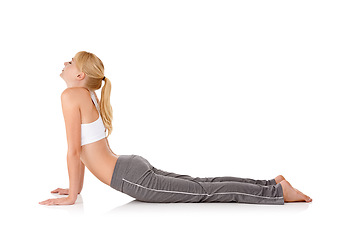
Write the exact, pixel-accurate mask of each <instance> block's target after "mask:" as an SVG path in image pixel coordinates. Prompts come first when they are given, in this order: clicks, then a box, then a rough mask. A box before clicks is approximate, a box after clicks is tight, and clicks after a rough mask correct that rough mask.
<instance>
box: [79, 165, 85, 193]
mask: <svg viewBox="0 0 341 240" xmlns="http://www.w3.org/2000/svg"><path fill="white" fill-rule="evenodd" d="M84 170H85V166H84V163H83V162H82V161H81V172H80V182H79V188H78V189H79V190H78V194H79V193H81V191H82V189H83V182H84Z"/></svg>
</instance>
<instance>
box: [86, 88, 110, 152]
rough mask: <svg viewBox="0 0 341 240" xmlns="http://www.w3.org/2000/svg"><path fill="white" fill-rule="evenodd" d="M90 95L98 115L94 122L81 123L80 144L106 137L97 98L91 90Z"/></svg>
mask: <svg viewBox="0 0 341 240" xmlns="http://www.w3.org/2000/svg"><path fill="white" fill-rule="evenodd" d="M90 96H91V99H92V101H93V103H94V104H95V106H96V109H97V111H98V115H99V117H98V118H97V120H96V121H94V122H91V123H82V124H81V146H83V145H86V144H89V143H93V142H97V141H99V140H101V139H103V138H105V137H106V136H105V130H106V129H105V127H104V124H103V120H102V118H101V114H100V112H99V106H98V103H97V99H96V96H95V94H94V93H93V91H90Z"/></svg>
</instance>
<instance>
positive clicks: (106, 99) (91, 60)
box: [74, 51, 112, 136]
mask: <svg viewBox="0 0 341 240" xmlns="http://www.w3.org/2000/svg"><path fill="white" fill-rule="evenodd" d="M74 60H75V63H76V66H77V68H78V69H79V70H80V71H81V72H84V73H85V74H86V75H87V77H88V79H87V81H86V83H85V86H86V87H87V88H88V89H89V90H92V91H93V90H97V89H100V88H101V86H102V79H103V77H104V65H103V63H102V61H101V59H99V58H98V57H97V56H96V55H95V54H93V53H90V52H86V51H81V52H78V53H76V55H75V57H74ZM104 82H105V83H104V86H103V88H102V91H101V100H100V103H99V107H100V114H101V117H102V120H103V124H104V127H105V128H106V129H107V130H108V136H109V135H110V134H111V132H112V107H111V105H110V93H111V82H110V81H109V79H108V78H107V77H105V78H104Z"/></svg>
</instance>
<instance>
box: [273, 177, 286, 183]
mask: <svg viewBox="0 0 341 240" xmlns="http://www.w3.org/2000/svg"><path fill="white" fill-rule="evenodd" d="M283 180H285V178H284V177H283V176H282V175H278V176H277V177H275V181H276V184H278V183H280V182H282V181H283Z"/></svg>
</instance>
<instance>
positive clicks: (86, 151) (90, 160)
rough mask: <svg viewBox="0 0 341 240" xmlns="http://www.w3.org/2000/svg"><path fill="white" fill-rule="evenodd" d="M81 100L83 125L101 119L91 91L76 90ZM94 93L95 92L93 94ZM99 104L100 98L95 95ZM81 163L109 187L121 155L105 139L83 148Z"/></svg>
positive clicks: (81, 88) (80, 88)
mask: <svg viewBox="0 0 341 240" xmlns="http://www.w3.org/2000/svg"><path fill="white" fill-rule="evenodd" d="M75 89H76V90H77V91H76V94H77V97H78V99H79V106H80V113H81V123H82V124H89V123H93V122H95V121H96V120H98V119H99V116H100V115H99V112H98V110H97V108H96V106H95V104H94V102H93V101H92V99H91V95H90V91H89V90H88V89H86V88H83V87H79V88H75ZM93 93H94V92H93ZM94 95H95V97H96V100H97V103H98V102H99V101H98V98H97V96H96V93H94ZM80 157H81V161H82V162H83V163H84V165H85V166H86V167H87V168H88V169H89V170H90V171H91V172H92V173H93V174H94V175H95V176H96V177H97V178H98V179H99V180H101V181H102V182H104V183H105V184H107V185H109V184H110V181H111V176H112V173H113V169H114V167H115V163H116V161H117V158H118V157H119V155H116V154H115V153H113V152H112V151H111V149H110V146H109V144H108V141H107V138H106V137H104V138H102V139H100V140H98V141H95V142H91V143H88V144H85V145H83V146H82V151H81V155H80Z"/></svg>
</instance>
